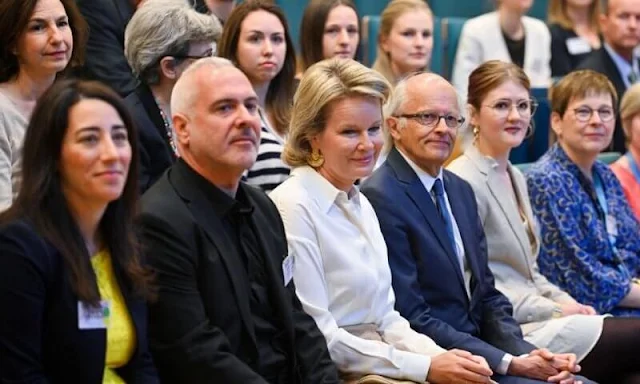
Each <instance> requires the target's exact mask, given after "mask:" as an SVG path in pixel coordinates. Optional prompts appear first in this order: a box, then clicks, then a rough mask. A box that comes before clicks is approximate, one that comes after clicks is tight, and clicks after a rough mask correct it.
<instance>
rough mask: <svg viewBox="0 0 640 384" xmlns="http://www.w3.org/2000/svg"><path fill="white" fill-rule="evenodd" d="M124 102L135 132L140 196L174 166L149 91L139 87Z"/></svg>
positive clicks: (158, 113)
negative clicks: (138, 159)
mask: <svg viewBox="0 0 640 384" xmlns="http://www.w3.org/2000/svg"><path fill="white" fill-rule="evenodd" d="M124 102H125V104H126V105H127V107H129V111H130V112H131V117H133V122H134V123H135V125H136V129H137V132H138V153H139V154H140V163H139V176H138V186H139V187H140V192H141V193H143V192H145V191H146V190H147V189H149V187H151V186H152V185H153V183H155V182H156V180H158V178H159V177H160V176H162V174H163V173H164V171H166V170H167V168H169V167H170V166H171V164H173V163H174V162H175V160H176V156H175V154H174V152H173V148H171V144H170V142H169V138H168V136H167V128H165V123H164V119H163V118H162V114H161V113H160V108H159V107H158V104H157V103H156V101H155V98H154V97H153V93H152V92H151V89H150V88H149V87H148V86H146V85H145V84H144V83H140V84H139V85H138V86H137V87H136V89H135V91H134V92H131V93H130V94H129V95H128V96H127V97H125V99H124Z"/></svg>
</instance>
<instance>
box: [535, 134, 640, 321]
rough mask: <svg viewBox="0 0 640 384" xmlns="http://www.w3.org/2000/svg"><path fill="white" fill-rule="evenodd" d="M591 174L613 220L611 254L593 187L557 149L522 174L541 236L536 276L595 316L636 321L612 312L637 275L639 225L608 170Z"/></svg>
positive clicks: (601, 167) (625, 312) (639, 312)
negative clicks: (591, 309) (588, 307)
mask: <svg viewBox="0 0 640 384" xmlns="http://www.w3.org/2000/svg"><path fill="white" fill-rule="evenodd" d="M593 171H594V173H596V174H597V175H598V176H599V178H600V180H601V182H602V185H603V189H604V192H605V196H606V200H607V210H608V215H609V216H611V217H613V218H615V223H614V225H615V226H616V228H617V235H616V236H615V241H614V244H615V248H614V247H612V246H611V242H610V240H609V235H608V234H607V226H606V219H605V213H604V210H603V209H602V208H601V207H600V204H599V203H598V199H597V195H596V192H595V187H594V185H593V182H591V181H589V180H588V179H587V178H586V177H585V176H584V175H583V174H582V172H581V171H580V169H579V168H578V166H577V165H575V164H574V163H573V162H572V161H571V160H570V159H569V157H568V156H567V155H566V153H565V152H564V150H563V149H562V148H561V147H560V146H559V145H558V144H556V145H554V146H553V147H551V148H550V149H549V150H548V151H547V153H545V154H544V156H542V158H540V160H538V161H537V162H536V163H535V164H534V165H533V166H532V167H531V168H530V169H529V170H528V172H527V173H526V177H527V186H528V189H529V195H530V198H531V206H532V208H533V212H534V214H535V216H536V219H537V221H538V225H539V228H540V232H541V233H540V235H541V247H540V256H539V257H538V264H539V267H540V271H541V272H542V274H544V275H545V276H546V277H547V278H548V279H549V280H550V281H551V282H553V283H555V284H556V285H558V286H559V287H560V288H562V289H563V290H565V291H566V292H568V293H569V294H570V295H571V296H573V297H574V298H575V299H576V300H578V301H579V302H581V303H583V304H588V305H591V306H593V307H594V308H595V309H596V311H598V312H599V313H611V314H614V315H618V316H640V309H631V308H623V307H619V306H618V303H620V301H621V300H622V299H623V298H624V297H625V296H626V295H627V293H628V292H629V290H630V286H631V284H632V279H633V278H635V277H637V276H638V272H639V271H640V259H639V257H640V224H639V223H638V221H637V220H636V218H635V216H634V215H633V212H632V211H631V208H630V207H629V204H628V203H627V201H626V199H625V196H624V194H623V191H622V187H621V186H620V183H619V182H618V179H617V178H616V177H615V175H614V174H613V173H612V172H611V171H610V170H609V167H608V166H607V165H606V164H604V163H601V162H599V161H596V163H595V164H594V166H593ZM610 225H611V224H610ZM612 233H614V234H615V231H612Z"/></svg>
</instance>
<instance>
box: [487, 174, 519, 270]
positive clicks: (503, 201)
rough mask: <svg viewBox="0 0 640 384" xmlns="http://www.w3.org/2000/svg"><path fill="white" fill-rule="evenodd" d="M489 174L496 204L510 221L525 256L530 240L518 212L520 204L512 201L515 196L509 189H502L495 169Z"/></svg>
mask: <svg viewBox="0 0 640 384" xmlns="http://www.w3.org/2000/svg"><path fill="white" fill-rule="evenodd" d="M487 176H488V177H487V187H488V188H489V192H491V197H492V198H493V200H494V201H495V203H496V204H495V205H498V206H499V207H500V213H501V214H502V216H503V217H504V218H505V219H506V221H507V223H509V227H510V228H511V231H512V232H513V234H514V235H515V236H516V238H517V239H518V244H520V249H521V251H522V253H521V256H523V257H525V256H526V254H527V252H526V248H525V247H526V246H528V245H527V244H528V243H529V241H528V240H527V233H526V231H525V230H524V226H523V224H522V219H521V218H520V215H519V213H518V206H517V205H514V204H513V203H512V202H513V198H512V196H510V195H511V194H510V193H509V191H501V190H500V187H499V186H500V185H501V181H500V180H499V179H498V175H497V174H496V173H495V172H494V171H493V170H490V171H489V174H488V175H487ZM512 183H513V182H512ZM513 185H514V186H515V183H513ZM514 192H515V191H514ZM515 193H516V196H517V198H518V199H521V198H522V197H521V196H518V193H517V192H515ZM492 205H493V204H492ZM525 259H526V257H525Z"/></svg>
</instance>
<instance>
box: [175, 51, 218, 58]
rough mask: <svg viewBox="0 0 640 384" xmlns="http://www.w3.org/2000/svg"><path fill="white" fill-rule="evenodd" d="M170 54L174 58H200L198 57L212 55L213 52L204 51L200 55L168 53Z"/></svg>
mask: <svg viewBox="0 0 640 384" xmlns="http://www.w3.org/2000/svg"><path fill="white" fill-rule="evenodd" d="M170 56H171V57H173V58H175V59H193V60H200V59H204V58H207V57H211V56H213V52H206V53H204V54H202V55H170Z"/></svg>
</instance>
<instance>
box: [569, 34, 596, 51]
mask: <svg viewBox="0 0 640 384" xmlns="http://www.w3.org/2000/svg"><path fill="white" fill-rule="evenodd" d="M566 43H567V50H568V51H569V53H570V54H572V55H580V54H583V53H589V52H591V46H590V45H589V43H588V42H587V41H586V40H585V39H583V38H582V37H572V38H569V39H567V41H566Z"/></svg>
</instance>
